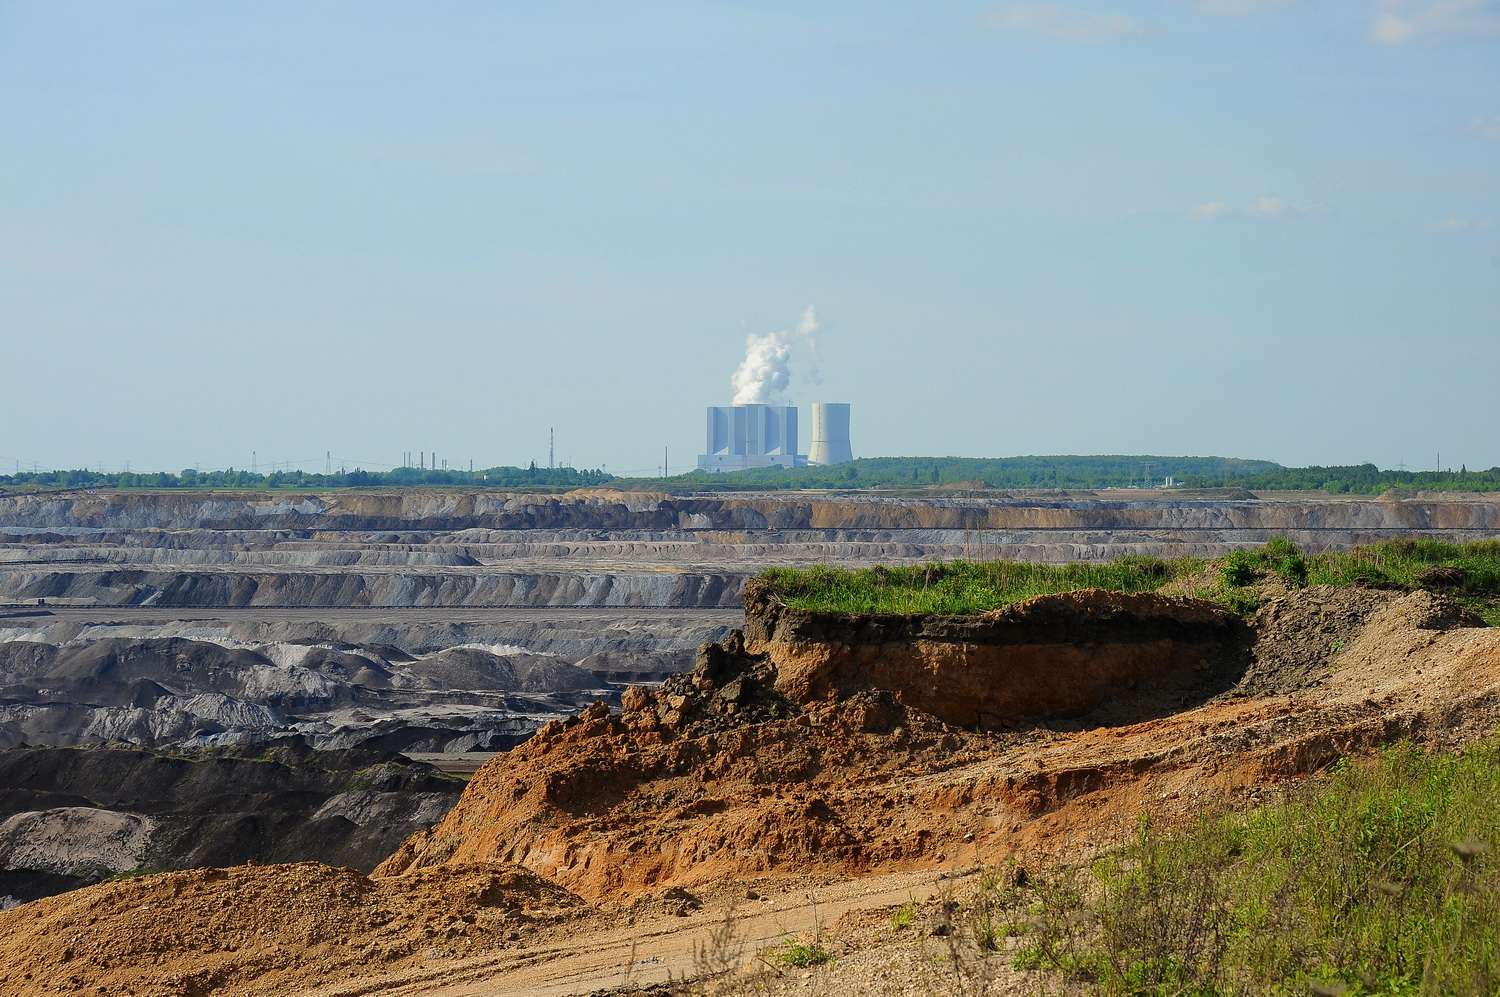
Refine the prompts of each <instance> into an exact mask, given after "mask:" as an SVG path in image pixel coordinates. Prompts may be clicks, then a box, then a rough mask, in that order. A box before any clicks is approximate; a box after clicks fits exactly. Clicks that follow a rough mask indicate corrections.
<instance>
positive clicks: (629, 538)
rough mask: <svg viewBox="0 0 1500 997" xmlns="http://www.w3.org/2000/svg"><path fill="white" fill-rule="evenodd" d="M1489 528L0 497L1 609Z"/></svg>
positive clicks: (710, 581) (352, 596)
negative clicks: (4, 605) (9, 605)
mask: <svg viewBox="0 0 1500 997" xmlns="http://www.w3.org/2000/svg"><path fill="white" fill-rule="evenodd" d="M1497 529H1500V502H1497V501H1496V499H1494V498H1493V497H1480V496H1451V495H1444V496H1441V497H1436V498H1415V499H1401V498H1398V497H1396V496H1395V495H1394V494H1393V493H1387V496H1384V497H1382V498H1379V499H1362V498H1330V497H1328V496H1312V497H1309V496H1295V497H1284V496H1283V497H1274V498H1257V497H1256V496H1254V495H1251V494H1249V493H1248V492H1240V493H1228V492H1218V493H1201V494H1183V493H1176V492H1161V491H1156V492H1129V491H1117V492H1098V493H1090V492H1070V493H1051V494H1044V495H1023V494H1014V495H1012V494H1006V493H997V494H995V495H993V496H990V497H983V498H956V497H942V496H936V497H915V498H913V497H901V498H892V497H884V496H881V495H880V494H879V493H867V494H822V495H811V496H809V495H806V494H802V493H796V494H791V493H789V494H782V495H777V494H766V493H753V494H743V495H714V496H697V497H694V496H688V497H683V496H667V495H657V494H650V493H621V492H611V491H606V490H585V491H579V492H573V493H569V494H566V495H549V496H537V495H507V494H503V493H466V492H455V491H446V490H427V491H423V490H411V491H401V492H391V493H355V492H337V493H327V494H297V495H290V496H289V495H278V494H276V493H274V492H253V493H224V494H219V493H194V492H156V493H145V492H101V493H98V494H87V493H84V494H79V493H66V494H36V495H12V496H5V497H0V603H4V602H10V603H13V604H34V603H36V602H38V601H40V600H46V601H47V602H48V604H49V605H56V604H59V603H61V604H64V605H118V606H156V607H188V606H197V607H208V606H214V607H223V606H261V607H270V606H336V607H366V606H370V607H375V606H379V607H451V608H463V607H493V606H537V607H542V606H548V607H562V606H574V607H583V606H593V607H648V606H649V607H683V608H686V607H704V608H708V607H717V608H732V607H736V606H738V605H739V590H740V587H741V585H742V584H743V582H744V579H745V578H747V577H749V576H750V575H751V574H754V573H755V572H756V571H758V570H760V569H761V568H763V567H766V566H772V565H788V564H813V563H838V564H844V565H868V564H874V563H886V564H892V563H920V562H922V561H925V560H951V559H955V558H965V557H967V558H1008V559H1023V560H1040V561H1052V562H1062V561H1073V560H1097V559H1104V558H1113V557H1118V556H1121V555H1124V554H1151V555H1155V556H1165V557H1170V556H1180V555H1189V554H1191V555H1199V556H1214V555H1217V554H1222V553H1224V552H1225V551H1227V550H1229V549H1231V548H1233V547H1235V546H1248V545H1254V544H1259V543H1264V542H1265V541H1266V540H1268V539H1270V538H1271V537H1273V536H1285V537H1287V538H1289V539H1291V540H1292V541H1293V542H1295V543H1297V544H1299V545H1300V546H1303V547H1304V548H1306V549H1309V550H1319V549H1324V548H1329V547H1333V548H1345V547H1350V546H1353V545H1355V544H1359V543H1367V542H1371V541H1374V540H1379V539H1385V538H1387V537H1389V536H1392V535H1395V534H1401V535H1421V536H1432V537H1437V538H1442V539H1449V540H1470V539H1476V538H1480V537H1484V536H1491V535H1494V533H1495V532H1496V530H1497Z"/></svg>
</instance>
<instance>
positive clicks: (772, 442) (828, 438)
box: [698, 403, 854, 472]
mask: <svg viewBox="0 0 1500 997" xmlns="http://www.w3.org/2000/svg"><path fill="white" fill-rule="evenodd" d="M707 449H708V452H707V453H704V454H700V455H699V456H698V467H699V468H700V469H701V470H704V471H714V472H719V471H742V470H745V469H746V468H751V467H806V466H807V465H809V464H841V463H843V462H844V461H848V460H853V459H854V453H853V451H852V450H851V449H850V446H849V406H848V405H847V404H844V403H824V404H818V405H814V406H813V438H812V447H811V448H810V449H809V451H808V453H806V454H800V453H798V452H797V409H796V408H795V407H794V406H791V405H714V406H710V407H709V409H708V447H707Z"/></svg>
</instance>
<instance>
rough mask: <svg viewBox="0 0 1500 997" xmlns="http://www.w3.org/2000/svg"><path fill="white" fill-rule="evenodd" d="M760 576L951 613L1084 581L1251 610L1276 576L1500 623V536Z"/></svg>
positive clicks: (783, 590)
mask: <svg viewBox="0 0 1500 997" xmlns="http://www.w3.org/2000/svg"><path fill="white" fill-rule="evenodd" d="M761 577H762V578H765V579H767V580H768V581H769V582H770V584H771V586H772V590H773V591H774V593H775V594H776V596H777V597H778V598H779V599H781V601H782V602H784V603H785V604H787V605H788V606H792V607H794V608H797V609H807V610H813V611H817V612H832V613H934V614H940V615H949V616H962V615H968V614H972V613H983V612H988V611H990V610H993V609H999V608H1000V607H1002V606H1007V605H1009V604H1011V603H1014V602H1019V601H1020V600H1022V599H1028V598H1031V597H1032V596H1037V595H1047V594H1051V593H1056V592H1070V591H1073V590H1075V589H1082V588H1103V589H1111V590H1114V591H1117V592H1131V593H1136V592H1157V591H1161V590H1167V592H1168V593H1171V592H1172V591H1173V589H1174V588H1175V589H1177V590H1179V591H1191V593H1192V594H1194V595H1196V596H1197V597H1198V598H1201V599H1208V600H1211V601H1214V602H1218V603H1219V604H1221V605H1223V606H1225V607H1227V608H1229V609H1232V610H1234V611H1236V612H1239V613H1244V614H1248V613H1251V612H1253V611H1254V610H1255V609H1256V607H1257V606H1258V605H1259V604H1260V601H1261V597H1262V596H1261V593H1262V590H1263V588H1264V586H1265V583H1266V582H1268V581H1274V582H1275V583H1276V584H1277V585H1278V586H1280V587H1289V588H1298V587H1302V586H1307V585H1365V586H1369V587H1373V588H1395V589H1413V588H1418V587H1426V588H1433V589H1438V590H1441V591H1443V592H1446V593H1448V594H1450V595H1452V596H1454V597H1455V598H1456V599H1458V601H1459V602H1461V603H1462V604H1464V605H1465V606H1466V607H1467V608H1469V609H1470V610H1472V611H1474V612H1476V613H1478V614H1479V615H1480V616H1482V617H1484V618H1485V620H1486V621H1487V622H1489V623H1490V624H1491V625H1500V541H1495V540H1481V541H1476V542H1474V543H1467V544H1452V543H1443V542H1441V541H1436V540H1387V541H1384V542H1382V543H1378V544H1370V545H1368V546H1364V547H1358V548H1356V549H1354V550H1352V551H1331V552H1328V553H1324V554H1313V555H1303V553H1302V552H1301V551H1299V550H1298V549H1297V548H1296V546H1294V545H1293V544H1291V543H1290V542H1288V541H1286V540H1281V539H1277V540H1273V541H1271V542H1270V543H1268V544H1266V545H1265V546H1264V547H1260V548H1257V549H1254V550H1239V551H1234V552H1232V553H1230V554H1228V555H1226V556H1225V557H1222V558H1218V559H1216V560H1214V561H1207V560H1204V559H1202V558H1192V557H1188V558H1174V559H1170V560H1164V559H1160V558H1153V557H1137V556H1132V557H1123V558H1120V559H1119V560H1116V561H1108V562H1075V563H1072V564H1038V563H1035V562H1030V561H1000V560H993V561H990V560H973V561H954V562H950V563H944V564H926V565H917V566H910V567H894V568H887V567H883V566H876V567H874V568H859V569H850V568H833V567H822V566H820V567H812V568H772V569H770V570H768V571H766V572H764V573H763V574H762V576H761ZM1174 583H1178V584H1177V585H1175V586H1174ZM1188 583H1192V584H1191V585H1189V584H1188Z"/></svg>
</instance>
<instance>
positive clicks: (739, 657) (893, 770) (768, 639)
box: [378, 584, 1246, 895]
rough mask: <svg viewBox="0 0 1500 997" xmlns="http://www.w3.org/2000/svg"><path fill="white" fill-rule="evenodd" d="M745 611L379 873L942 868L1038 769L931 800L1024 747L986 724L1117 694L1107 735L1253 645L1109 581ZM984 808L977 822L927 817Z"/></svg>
mask: <svg viewBox="0 0 1500 997" xmlns="http://www.w3.org/2000/svg"><path fill="white" fill-rule="evenodd" d="M747 603H748V606H749V607H750V608H749V609H748V610H747V625H746V629H745V631H744V633H743V634H741V633H734V634H732V635H731V637H730V639H729V640H727V641H725V642H723V643H720V644H716V645H705V647H704V648H703V650H702V652H701V653H700V656H699V662H698V665H697V666H696V667H695V669H694V671H693V672H692V673H691V674H690V675H683V676H677V677H674V678H672V679H669V680H668V681H667V682H666V683H665V684H664V685H663V686H662V687H661V688H660V689H659V690H656V691H654V692H653V691H648V690H645V689H641V688H636V689H632V690H630V691H628V692H627V693H626V695H625V697H624V699H623V710H622V713H621V715H620V716H618V717H615V716H612V715H611V714H610V713H609V712H608V711H607V710H606V709H605V708H604V707H603V706H602V704H601V705H596V706H594V707H591V708H590V709H589V710H587V711H586V712H585V713H584V714H583V715H582V716H581V717H576V718H572V719H570V720H568V721H565V722H559V723H553V724H550V725H548V726H547V727H545V728H543V729H542V730H541V731H539V732H538V733H537V734H536V735H534V736H533V738H532V739H531V740H530V741H528V742H527V743H526V744H524V745H522V746H520V747H519V748H517V749H515V750H513V751H512V752H510V753H509V754H508V755H506V756H504V757H502V758H497V759H495V760H494V761H491V762H490V763H488V764H487V765H486V766H485V767H484V768H483V769H481V770H480V772H479V774H478V775H477V776H476V778H475V779H474V781H473V782H472V783H471V784H470V787H469V789H468V790H467V791H466V792H465V794H464V797H463V798H462V799H461V800H460V802H459V805H458V806H457V807H456V808H455V809H454V810H453V811H450V813H449V814H448V816H447V817H446V818H445V819H444V821H443V822H442V823H441V824H439V825H438V826H437V827H434V828H433V829H432V830H430V831H427V832H423V833H419V834H417V835H415V836H413V837H412V838H411V839H409V840H408V841H407V842H406V843H405V844H404V845H403V846H402V848H401V849H400V850H399V851H398V852H397V853H396V854H395V855H394V856H393V857H392V858H391V859H390V860H388V861H387V862H386V863H384V864H383V865H382V866H381V868H380V870H378V871H379V872H383V873H396V872H401V871H404V870H408V869H414V868H422V867H426V866H431V865H435V864H441V863H444V862H447V861H454V860H457V861H468V860H473V859H482V860H501V861H513V862H518V863H520V864H523V865H526V866H528V867H531V868H535V869H537V870H538V871H541V872H543V873H544V874H547V875H549V876H554V877H556V878H557V881H558V882H560V883H564V884H566V885H568V886H569V888H571V889H575V890H578V891H579V892H581V893H584V894H585V895H589V894H600V893H603V892H606V891H610V890H615V889H618V888H621V887H629V888H640V887H644V886H647V885H651V884H655V883H659V882H666V881H676V880H682V881H699V880H703V879H708V878H712V877H714V876H718V875H725V874H730V875H746V874H752V873H757V874H758V873H764V872H768V871H773V870H776V869H778V868H788V869H797V870H808V869H822V870H827V871H836V872H839V873H855V872H861V871H867V870H870V869H874V868H882V867H891V866H895V865H901V864H908V863H922V862H932V861H938V860H940V858H941V857H942V856H943V855H945V854H949V853H950V851H949V850H950V849H951V848H952V847H953V845H955V844H957V843H958V842H959V841H962V840H963V837H964V835H965V834H968V835H970V839H969V840H973V835H974V833H975V831H976V830H982V829H983V827H984V826H985V825H986V824H987V823H989V822H990V820H991V819H992V818H991V815H994V814H1002V813H1005V812H1007V810H1009V809H1011V808H1013V807H1014V808H1019V809H1020V811H1021V812H1023V813H1024V812H1025V811H1026V810H1027V809H1028V808H1030V806H1031V805H1030V804H1029V803H1027V802H1025V800H1024V799H1022V798H1023V797H1025V798H1029V796H1030V795H1031V794H1033V793H1034V790H1033V788H1032V784H1033V783H1034V782H1035V777H1034V773H1030V772H1028V773H1024V774H1022V773H1014V774H1006V775H999V774H992V775H989V776H986V777H985V779H986V780H995V781H993V782H991V783H988V784H986V785H985V786H984V788H982V789H981V788H979V784H975V785H974V786H971V787H970V789H969V790H967V791H964V790H955V789H943V790H941V791H938V790H937V786H938V784H939V780H941V778H942V774H943V773H947V772H952V771H955V770H960V769H962V768H963V767H964V766H966V765H972V764H973V763H975V762H977V761H979V760H980V759H981V758H983V757H984V756H986V755H991V754H994V753H995V752H996V751H997V750H1001V749H1003V748H1005V747H1007V746H1013V745H1016V744H1019V743H1022V742H1023V741H1024V740H1025V739H1026V738H1027V735H1025V734H1022V733H1020V732H1018V731H1015V730H1013V731H1012V732H1011V733H1008V734H1007V733H1004V732H996V731H995V730H994V728H996V727H999V726H1002V725H1008V726H1010V727H1011V728H1019V727H1025V726H1029V725H1032V724H1035V723H1036V722H1037V721H1038V720H1039V719H1041V718H1045V717H1057V716H1069V715H1071V716H1076V715H1079V714H1084V713H1087V712H1088V711H1090V710H1091V709H1096V708H1098V707H1099V706H1100V705H1101V704H1102V703H1103V702H1104V701H1105V700H1108V701H1109V703H1108V710H1107V711H1106V712H1105V713H1102V714H1101V716H1100V718H1098V722H1110V723H1121V722H1126V721H1139V720H1142V719H1144V718H1146V717H1151V716H1157V715H1160V714H1161V713H1162V712H1163V711H1164V710H1165V709H1167V708H1168V707H1167V706H1166V704H1171V708H1176V709H1180V708H1181V702H1182V700H1183V699H1184V698H1188V699H1192V700H1196V701H1200V702H1201V701H1202V700H1204V699H1206V698H1207V697H1209V696H1211V695H1213V694H1214V693H1216V692H1220V691H1222V690H1223V689H1225V688H1227V687H1228V685H1229V684H1231V683H1232V682H1233V681H1234V679H1235V677H1236V676H1237V674H1238V671H1239V670H1240V669H1242V666H1243V651H1244V645H1245V643H1246V641H1245V639H1244V638H1245V635H1244V632H1243V626H1242V625H1240V624H1239V623H1238V621H1237V620H1236V619H1235V618H1234V617H1232V616H1230V615H1228V614H1226V613H1222V612H1221V611H1219V610H1217V609H1215V608H1214V607H1212V606H1209V605H1208V604H1206V603H1200V602H1196V601H1191V600H1171V599H1165V598H1161V597H1156V596H1127V595H1121V594H1118V593H1108V592H1101V591H1097V590H1093V591H1085V592H1079V593H1069V594H1067V595H1063V596H1042V597H1039V598H1036V599H1032V600H1028V601H1027V602H1025V603H1022V604H1019V605H1017V606H1015V607H1011V608H1009V609H1007V610H1004V611H1001V612H999V613H994V614H988V615H986V616H983V617H977V618H973V619H952V618H937V617H926V618H921V617H875V616H869V617H853V616H834V615H828V614H810V613H801V612H796V611H791V610H787V609H786V608H785V607H784V606H781V605H780V604H779V603H777V602H776V601H775V600H774V598H772V596H771V594H770V593H769V591H768V590H766V589H765V588H764V587H762V586H760V585H759V584H757V585H756V586H752V588H751V590H750V591H749V592H748V593H747ZM987 728H988V729H987ZM908 781H910V782H908ZM935 791H936V792H938V793H939V795H937V796H933V795H931V794H932V793H933V792H935ZM950 793H957V794H959V795H956V796H950V795H949V794H950ZM945 798H946V799H947V801H948V802H943V800H944V799H945ZM980 799H985V800H986V801H987V802H986V805H985V806H984V807H981V808H979V809H978V810H976V811H975V812H974V815H973V817H974V818H977V817H979V815H980V814H985V818H984V819H982V820H978V821H977V823H976V820H975V819H971V818H969V817H963V816H960V815H959V814H956V813H947V814H944V816H943V817H942V818H941V819H934V818H935V815H936V814H939V813H943V812H944V811H945V810H947V811H951V810H952V809H953V807H954V804H956V803H972V802H975V801H976V800H980ZM1007 801H1009V802H1007Z"/></svg>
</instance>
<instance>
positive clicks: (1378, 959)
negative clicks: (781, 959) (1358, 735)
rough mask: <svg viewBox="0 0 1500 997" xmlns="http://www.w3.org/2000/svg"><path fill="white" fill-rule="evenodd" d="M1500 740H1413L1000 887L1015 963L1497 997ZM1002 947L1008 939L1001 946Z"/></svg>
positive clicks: (1174, 986) (1191, 981) (1276, 986)
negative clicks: (1271, 799) (1275, 796)
mask: <svg viewBox="0 0 1500 997" xmlns="http://www.w3.org/2000/svg"><path fill="white" fill-rule="evenodd" d="M1497 834H1500V741H1497V740H1494V739H1492V740H1490V741H1487V742H1484V743H1481V744H1478V745H1474V746H1472V747H1470V748H1469V749H1468V750H1466V751H1464V752H1462V753H1458V754H1446V755H1445V754H1428V753H1426V752H1424V751H1422V750H1420V749H1418V748H1415V747H1413V746H1411V745H1407V744H1403V745H1397V746H1395V747H1392V748H1389V749H1387V750H1386V751H1385V752H1384V753H1383V754H1382V756H1381V757H1380V758H1379V759H1377V760H1376V761H1374V762H1358V761H1355V762H1348V763H1344V764H1341V766H1340V767H1339V768H1337V769H1336V770H1335V771H1334V772H1333V773H1332V774H1331V775H1330V777H1329V778H1328V779H1327V780H1326V781H1323V782H1321V783H1318V784H1314V785H1313V786H1310V787H1304V788H1302V789H1300V790H1294V791H1293V793H1292V795H1291V796H1289V798H1288V799H1287V800H1285V801H1284V802H1282V803H1280V804H1279V805H1275V806H1272V807H1269V808H1265V809H1262V810H1258V811H1253V812H1251V813H1248V814H1231V815H1221V816H1214V817H1204V818H1202V819H1200V821H1199V823H1198V825H1197V826H1196V827H1194V828H1192V829H1190V830H1188V831H1186V832H1183V833H1180V834H1176V835H1169V834H1166V833H1163V832H1162V831H1160V830H1159V829H1157V828H1156V827H1153V826H1152V825H1151V824H1150V823H1149V822H1146V821H1144V820H1143V822H1142V824H1141V826H1140V828H1139V832H1138V834H1137V836H1136V839H1135V841H1134V842H1133V843H1132V844H1130V845H1129V846H1128V847H1126V848H1124V849H1123V850H1121V851H1119V852H1116V853H1114V854H1112V855H1109V856H1107V857H1105V858H1104V859H1102V860H1101V861H1099V862H1097V863H1095V864H1094V865H1093V866H1092V867H1091V868H1089V869H1083V870H1064V871H1062V872H1060V873H1057V874H1055V875H1052V876H1049V877H1047V878H1045V879H1043V880H1042V881H1040V882H1037V883H1035V884H1033V885H1031V886H1028V887H1025V888H1021V889H1016V888H1006V887H1000V886H997V885H996V884H995V883H993V882H992V883H990V884H987V886H986V888H988V889H989V890H991V891H992V895H991V896H990V897H988V898H986V900H987V904H986V910H987V911H988V912H989V914H988V917H987V919H986V923H987V925H988V928H989V930H990V931H991V933H992V934H993V935H997V936H1004V935H1013V936H1016V935H1018V936H1021V937H1020V938H1019V939H1017V940H1018V941H1019V942H1020V947H1019V949H1017V950H1013V951H1016V959H1017V961H1018V962H1019V963H1021V964H1023V965H1031V966H1036V967H1047V968H1050V969H1053V970H1059V971H1062V972H1064V973H1066V974H1068V975H1070V976H1073V977H1075V978H1080V979H1083V980H1088V981H1091V982H1092V983H1093V984H1095V985H1096V986H1097V989H1098V992H1100V993H1103V994H1110V995H1117V994H1118V995H1125V994H1129V995H1147V994H1149V995H1166V994H1180V995H1198V997H1220V995H1222V997H1228V995H1241V994H1244V995H1249V994H1308V993H1313V994H1330V995H1331V994H1342V995H1346V997H1356V995H1367V994H1368V995H1374V994H1386V995H1393V997H1397V995H1418V994H1422V995H1426V994H1431V995H1480V994H1486V995H1490V994H1495V993H1500V855H1497V854H1496V850H1495V849H1494V848H1493V847H1492V845H1494V844H1497V843H1500V842H1496V836H1497ZM997 947H998V946H997Z"/></svg>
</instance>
